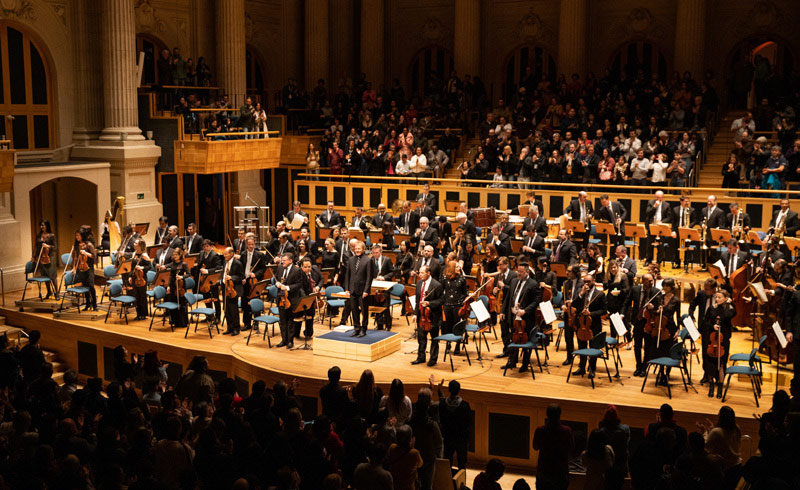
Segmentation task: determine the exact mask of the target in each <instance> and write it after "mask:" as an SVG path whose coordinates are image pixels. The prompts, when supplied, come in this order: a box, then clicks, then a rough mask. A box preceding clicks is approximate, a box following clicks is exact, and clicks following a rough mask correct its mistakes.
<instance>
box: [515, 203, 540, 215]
mask: <svg viewBox="0 0 800 490" xmlns="http://www.w3.org/2000/svg"><path fill="white" fill-rule="evenodd" d="M530 210H531V205H530V204H520V205H519V206H517V212H518V213H519V215H520V216H528V213H529V212H530ZM539 214H542V210H541V209H540V210H539Z"/></svg>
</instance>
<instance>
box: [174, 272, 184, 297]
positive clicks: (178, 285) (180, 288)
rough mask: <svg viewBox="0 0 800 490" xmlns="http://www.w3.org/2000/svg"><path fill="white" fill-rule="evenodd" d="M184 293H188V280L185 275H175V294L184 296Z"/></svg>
mask: <svg viewBox="0 0 800 490" xmlns="http://www.w3.org/2000/svg"><path fill="white" fill-rule="evenodd" d="M184 294H186V282H185V281H184V280H183V276H175V295H176V296H177V297H178V298H182V297H183V295H184Z"/></svg>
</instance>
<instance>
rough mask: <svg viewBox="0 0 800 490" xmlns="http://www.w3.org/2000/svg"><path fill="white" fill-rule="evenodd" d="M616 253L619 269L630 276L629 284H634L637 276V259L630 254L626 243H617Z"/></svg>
mask: <svg viewBox="0 0 800 490" xmlns="http://www.w3.org/2000/svg"><path fill="white" fill-rule="evenodd" d="M614 253H615V255H616V256H617V264H619V270H621V271H622V272H623V273H625V275H626V276H628V284H633V280H634V278H636V261H635V260H633V259H632V258H631V257H630V256H629V255H628V248H627V247H625V245H617V249H616V250H615V251H614Z"/></svg>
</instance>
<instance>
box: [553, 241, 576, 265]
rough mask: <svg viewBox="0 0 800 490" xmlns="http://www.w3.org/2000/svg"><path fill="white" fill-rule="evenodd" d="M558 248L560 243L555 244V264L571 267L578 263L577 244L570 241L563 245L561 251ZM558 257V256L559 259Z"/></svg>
mask: <svg viewBox="0 0 800 490" xmlns="http://www.w3.org/2000/svg"><path fill="white" fill-rule="evenodd" d="M558 247H559V244H558V243H555V244H553V257H552V260H553V262H558V263H559V264H566V265H570V264H574V263H575V262H577V261H578V250H577V249H576V248H575V244H574V243H572V242H571V241H570V240H569V239H567V240H564V242H563V243H561V245H560V247H561V250H559V249H558ZM556 256H558V258H557V259H556Z"/></svg>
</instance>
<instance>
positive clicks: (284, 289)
mask: <svg viewBox="0 0 800 490" xmlns="http://www.w3.org/2000/svg"><path fill="white" fill-rule="evenodd" d="M280 260H281V265H280V266H278V268H277V269H276V270H275V276H274V277H273V278H272V279H273V281H275V286H277V287H278V289H279V291H278V296H279V297H284V296H287V297H288V298H289V301H290V302H291V304H290V306H289V307H288V308H287V307H284V306H283V305H280V306H279V308H278V315H279V317H280V328H281V342H280V343H279V344H278V345H277V347H286V348H287V349H291V348H292V347H294V310H293V309H294V307H295V306H297V302H298V301H299V300H300V298H302V297H303V272H302V271H301V270H300V268H299V267H297V266H296V265H294V255H293V254H291V253H289V252H286V253H284V254H283V255H281V257H280Z"/></svg>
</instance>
